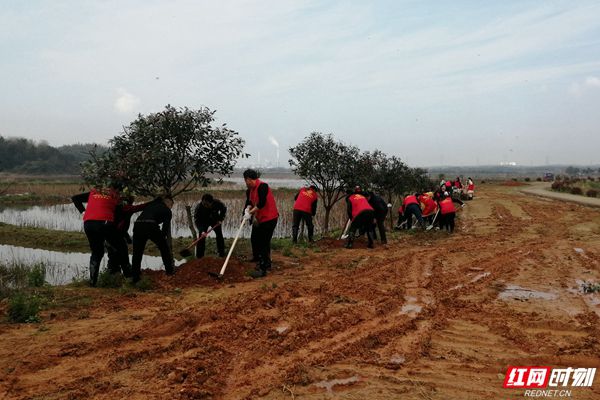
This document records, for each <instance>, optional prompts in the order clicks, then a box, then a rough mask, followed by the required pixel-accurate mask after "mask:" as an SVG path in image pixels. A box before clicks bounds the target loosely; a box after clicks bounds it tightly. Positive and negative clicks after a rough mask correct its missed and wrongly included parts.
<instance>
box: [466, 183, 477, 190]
mask: <svg viewBox="0 0 600 400" xmlns="http://www.w3.org/2000/svg"><path fill="white" fill-rule="evenodd" d="M467 190H471V191H472V190H475V184H474V183H469V186H468V187H467Z"/></svg>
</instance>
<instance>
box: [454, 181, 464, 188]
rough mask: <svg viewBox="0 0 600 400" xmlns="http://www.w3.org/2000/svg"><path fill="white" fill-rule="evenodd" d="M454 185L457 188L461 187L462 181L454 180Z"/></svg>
mask: <svg viewBox="0 0 600 400" xmlns="http://www.w3.org/2000/svg"><path fill="white" fill-rule="evenodd" d="M454 186H455V187H457V188H459V189H462V182H461V181H456V182H454Z"/></svg>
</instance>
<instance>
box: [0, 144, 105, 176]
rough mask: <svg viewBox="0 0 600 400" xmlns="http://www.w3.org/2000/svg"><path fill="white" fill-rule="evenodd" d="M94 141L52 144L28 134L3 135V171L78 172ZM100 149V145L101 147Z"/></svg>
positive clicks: (0, 165) (0, 169)
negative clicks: (21, 136)
mask: <svg viewBox="0 0 600 400" xmlns="http://www.w3.org/2000/svg"><path fill="white" fill-rule="evenodd" d="M91 146H93V145H89V144H77V145H70V146H61V147H52V146H50V145H49V144H48V143H47V142H45V141H42V142H39V143H36V142H34V141H32V140H29V139H25V138H4V137H2V136H0V172H12V173H21V174H77V173H78V172H79V163H80V162H81V161H84V160H87V159H88V158H89V154H88V153H89V149H90V148H91ZM98 151H99V152H100V151H101V148H99V149H98Z"/></svg>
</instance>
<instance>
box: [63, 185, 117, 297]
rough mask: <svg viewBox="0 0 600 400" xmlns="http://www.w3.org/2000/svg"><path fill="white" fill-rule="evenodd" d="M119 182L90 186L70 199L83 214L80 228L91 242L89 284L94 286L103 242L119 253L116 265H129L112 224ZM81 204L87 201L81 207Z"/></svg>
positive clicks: (98, 270)
mask: <svg viewBox="0 0 600 400" xmlns="http://www.w3.org/2000/svg"><path fill="white" fill-rule="evenodd" d="M121 189H122V185H121V184H120V183H111V185H110V186H109V187H108V188H100V187H98V188H93V189H92V190H90V191H89V192H86V193H80V194H77V195H75V196H73V197H71V200H72V201H73V204H75V207H77V209H78V210H79V212H80V213H83V230H84V231H85V235H86V236H87V239H88V242H89V244H90V250H91V253H92V254H91V256H90V267H89V268H90V285H91V286H96V283H97V282H98V273H99V272H100V263H101V262H102V258H103V257H104V242H105V241H106V242H108V243H109V244H110V245H111V246H112V247H113V248H114V249H115V250H116V254H117V255H118V257H117V258H118V264H119V265H127V264H129V256H128V254H127V243H126V242H125V241H124V240H122V234H121V233H119V231H118V230H117V226H116V225H115V209H116V207H117V205H118V204H119V202H120V201H121V196H120V190H121ZM83 203H87V207H84V205H83Z"/></svg>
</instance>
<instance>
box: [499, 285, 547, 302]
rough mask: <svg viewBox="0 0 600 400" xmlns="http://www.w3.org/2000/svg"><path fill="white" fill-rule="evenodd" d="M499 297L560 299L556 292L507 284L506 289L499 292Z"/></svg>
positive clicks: (511, 298)
mask: <svg viewBox="0 0 600 400" xmlns="http://www.w3.org/2000/svg"><path fill="white" fill-rule="evenodd" d="M498 298H499V299H501V300H527V299H540V300H556V299H558V295H557V294H556V293H550V292H541V291H538V290H533V289H527V288H524V287H521V286H518V285H506V287H505V288H504V290H503V291H502V292H500V294H498Z"/></svg>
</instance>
